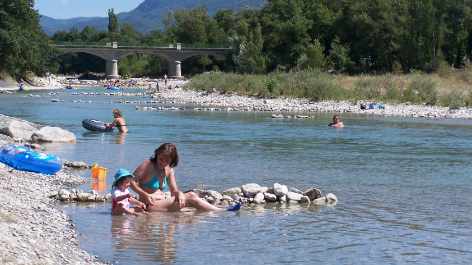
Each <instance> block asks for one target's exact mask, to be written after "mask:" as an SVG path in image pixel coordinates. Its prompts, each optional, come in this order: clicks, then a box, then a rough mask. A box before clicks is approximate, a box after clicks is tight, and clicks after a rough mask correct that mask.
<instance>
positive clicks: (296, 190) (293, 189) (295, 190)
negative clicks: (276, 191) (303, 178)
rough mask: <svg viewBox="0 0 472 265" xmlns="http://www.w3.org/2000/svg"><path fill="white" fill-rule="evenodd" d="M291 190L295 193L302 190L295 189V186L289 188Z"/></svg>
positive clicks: (300, 192)
mask: <svg viewBox="0 0 472 265" xmlns="http://www.w3.org/2000/svg"><path fill="white" fill-rule="evenodd" d="M289 191H291V192H295V193H299V194H302V193H303V192H302V191H301V190H298V189H295V188H290V190H289Z"/></svg>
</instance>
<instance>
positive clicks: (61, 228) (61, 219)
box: [0, 134, 102, 264]
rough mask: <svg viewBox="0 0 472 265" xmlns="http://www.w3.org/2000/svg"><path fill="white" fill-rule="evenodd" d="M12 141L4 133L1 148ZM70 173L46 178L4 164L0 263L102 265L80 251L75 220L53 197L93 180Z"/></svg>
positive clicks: (1, 169)
mask: <svg viewBox="0 0 472 265" xmlns="http://www.w3.org/2000/svg"><path fill="white" fill-rule="evenodd" d="M12 142H13V139H12V138H11V137H9V136H6V135H3V134H0V146H4V145H6V144H8V143H12ZM67 170H68V169H67V168H63V169H62V170H61V171H59V172H58V173H57V174H55V175H45V174H39V173H32V172H26V171H21V170H15V169H13V168H12V167H9V166H7V165H5V164H3V163H0V194H1V196H0V230H1V231H2V232H1V233H0V253H1V255H0V264H102V262H101V261H100V260H99V259H98V257H97V256H93V255H90V254H88V253H87V252H85V251H83V250H80V249H79V248H78V239H77V237H79V233H77V231H76V230H75V227H74V225H73V224H72V220H71V219H70V218H69V216H67V215H66V214H65V213H63V212H60V211H58V210H56V209H55V208H54V206H55V201H54V199H50V198H49V196H50V194H51V193H53V192H57V190H58V189H61V188H65V189H70V188H72V187H76V186H79V185H81V184H84V183H86V182H89V181H90V180H89V179H86V178H82V177H79V176H74V175H70V174H69V173H67Z"/></svg>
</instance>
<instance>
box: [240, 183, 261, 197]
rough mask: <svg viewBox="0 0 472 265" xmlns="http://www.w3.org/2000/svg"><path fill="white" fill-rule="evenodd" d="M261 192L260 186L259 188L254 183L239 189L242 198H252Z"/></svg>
mask: <svg viewBox="0 0 472 265" xmlns="http://www.w3.org/2000/svg"><path fill="white" fill-rule="evenodd" d="M261 190H262V188H261V186H259V184H256V183H249V184H246V185H243V186H242V187H241V191H242V192H243V193H244V196H246V197H253V196H255V195H256V194H257V193H259V192H261Z"/></svg>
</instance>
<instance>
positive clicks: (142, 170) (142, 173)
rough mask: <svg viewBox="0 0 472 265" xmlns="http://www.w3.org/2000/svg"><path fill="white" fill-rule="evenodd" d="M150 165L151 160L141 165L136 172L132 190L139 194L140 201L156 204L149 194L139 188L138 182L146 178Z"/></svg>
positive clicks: (131, 184) (131, 183)
mask: <svg viewBox="0 0 472 265" xmlns="http://www.w3.org/2000/svg"><path fill="white" fill-rule="evenodd" d="M149 164H150V160H146V161H144V162H142V163H141V165H139V166H138V167H137V168H136V170H135V171H134V173H133V175H134V178H133V179H132V180H131V182H130V185H129V186H130V188H131V189H132V190H134V191H135V192H137V193H138V194H139V199H140V200H142V201H143V202H144V203H149V204H150V205H153V204H154V199H152V198H151V196H150V195H149V193H147V192H145V191H144V190H143V189H141V188H140V187H139V186H138V182H139V181H141V180H142V179H144V178H145V177H146V169H147V167H148V166H149Z"/></svg>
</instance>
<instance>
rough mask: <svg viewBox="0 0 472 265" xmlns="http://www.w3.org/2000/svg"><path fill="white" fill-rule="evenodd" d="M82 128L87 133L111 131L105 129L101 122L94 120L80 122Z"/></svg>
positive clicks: (110, 129)
mask: <svg viewBox="0 0 472 265" xmlns="http://www.w3.org/2000/svg"><path fill="white" fill-rule="evenodd" d="M82 127H84V128H85V129H87V130H89V131H99V132H108V131H113V127H112V128H107V126H105V123H104V122H103V121H99V120H94V119H85V120H83V121H82Z"/></svg>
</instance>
